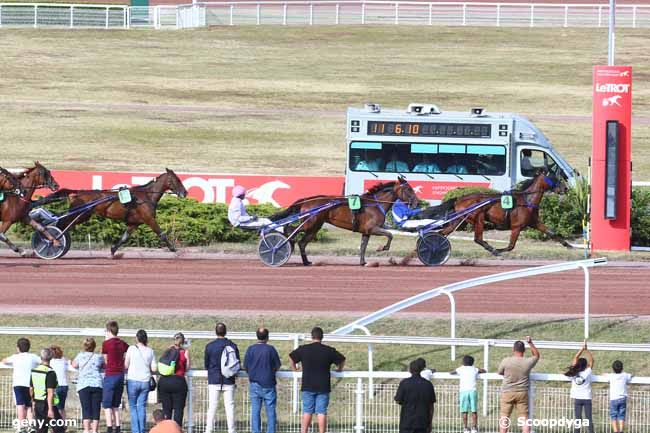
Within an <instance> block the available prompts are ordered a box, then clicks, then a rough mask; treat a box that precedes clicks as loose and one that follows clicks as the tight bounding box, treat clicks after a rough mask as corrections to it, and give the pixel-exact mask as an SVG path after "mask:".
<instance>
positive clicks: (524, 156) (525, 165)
mask: <svg viewBox="0 0 650 433" xmlns="http://www.w3.org/2000/svg"><path fill="white" fill-rule="evenodd" d="M532 156H533V152H532V151H531V150H530V149H523V150H522V151H521V162H520V166H521V174H522V175H523V176H526V177H533V176H535V171H536V170H537V167H535V166H534V165H533V162H532V160H531V158H532Z"/></svg>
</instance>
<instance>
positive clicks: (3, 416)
mask: <svg viewBox="0 0 650 433" xmlns="http://www.w3.org/2000/svg"><path fill="white" fill-rule="evenodd" d="M192 373H193V376H192V377H191V378H189V380H190V396H189V398H188V405H187V407H186V418H185V425H184V430H186V431H188V433H197V432H202V431H204V429H205V419H206V412H207V408H208V397H207V395H208V392H207V382H206V379H205V372H204V371H193V372H192ZM334 375H335V376H337V377H335V378H333V380H332V383H333V388H332V396H331V404H330V410H329V426H330V427H329V429H330V431H332V432H345V433H361V432H367V433H389V432H390V433H392V432H396V431H397V429H398V423H399V406H398V405H397V404H395V402H394V400H393V397H394V395H395V392H396V390H397V385H398V382H399V379H401V378H404V377H406V376H407V374H406V373H398V372H382V373H376V375H377V376H378V377H379V379H378V380H380V383H376V384H375V385H374V387H373V388H372V391H370V388H369V387H368V384H367V382H366V381H365V379H366V378H367V376H368V373H367V372H345V373H343V374H336V373H335V374H334ZM279 376H280V379H279V383H278V399H277V402H278V403H277V410H278V432H280V433H285V432H286V433H296V432H299V431H300V414H301V411H300V400H299V399H300V393H299V392H297V389H298V388H297V387H296V386H294V384H293V383H292V380H293V379H292V377H293V375H292V373H289V372H283V373H279ZM558 376H559V375H541V374H536V375H533V379H534V382H533V383H534V385H533V390H532V396H533V399H532V402H533V404H532V407H533V413H534V419H535V420H536V421H535V422H537V423H538V425H536V426H535V428H534V430H535V432H537V433H551V432H552V433H555V432H558V431H563V430H565V429H559V428H558V427H551V426H549V425H548V423H546V425H545V421H546V420H551V419H556V420H559V419H563V418H566V419H572V418H573V411H572V404H571V400H570V398H569V385H568V384H561V383H558V382H554V380H556V377H558ZM488 377H489V378H490V379H489V382H488V385H487V395H488V407H487V410H486V411H485V413H484V412H483V408H479V426H481V427H482V429H481V431H484V432H493V431H498V417H499V391H500V388H499V384H500V377H499V376H497V375H495V374H490V375H488ZM73 380H74V378H73V377H71V381H73ZM635 381H636V382H637V383H645V384H650V378H636V379H635ZM433 383H434V386H435V389H436V394H437V398H438V402H437V404H436V405H435V411H434V420H433V426H434V428H433V432H438V433H452V432H454V433H455V432H457V431H459V429H460V428H461V427H462V426H461V418H460V413H459V408H458V385H457V379H452V378H451V376H450V375H449V374H436V377H435V378H434V380H433ZM295 385H298V382H296V383H295ZM478 386H479V392H482V387H483V386H485V385H483V382H481V383H479V384H478ZM70 388H71V389H70V393H69V398H68V402H67V404H66V411H67V414H68V416H69V417H70V418H74V419H77V420H79V418H80V408H79V401H78V397H77V395H76V392H75V390H74V385H71V387H70ZM12 394H13V393H12V389H11V377H10V376H9V375H3V376H0V430H9V429H11V423H12V420H13V419H14V416H15V414H14V407H13V399H12V397H11V395H12ZM150 397H152V398H150V403H156V402H155V393H152V394H151V396H150ZM481 404H482V403H481ZM608 406H609V398H608V391H607V389H606V387H604V386H603V384H598V385H594V391H593V413H594V424H595V427H596V431H598V432H601V433H605V432H610V431H611V430H610V426H609V417H608V415H609V412H608ZM122 407H123V411H124V412H127V411H128V405H127V404H126V399H124V401H123V405H122ZM153 407H154V404H150V405H149V411H151V410H152V409H153ZM649 409H650V389H648V387H647V386H639V385H632V386H631V390H630V392H629V398H628V409H627V423H626V431H628V432H630V433H641V432H648V431H650V410H649ZM249 411H250V405H249V398H248V384H247V381H246V379H245V378H242V379H241V380H239V384H238V389H237V392H236V418H237V430H238V431H241V432H245V431H250V422H249V413H250V412H249ZM124 415H125V416H123V419H124V423H125V424H126V425H127V426H128V424H129V417H128V414H127V413H124ZM149 419H150V417H149ZM216 428H217V431H225V430H226V425H225V420H224V416H223V409H221V408H220V409H219V412H218V414H217V426H216ZM515 430H518V429H515ZM566 430H567V431H568V429H566Z"/></svg>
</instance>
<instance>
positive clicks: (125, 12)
mask: <svg viewBox="0 0 650 433" xmlns="http://www.w3.org/2000/svg"><path fill="white" fill-rule="evenodd" d="M127 11H128V9H127V8H126V7H124V8H122V19H123V20H124V23H123V25H122V28H124V29H128V28H129V25H128V24H127V22H128V21H127V19H128V18H129V14H128V12H127ZM176 28H178V8H176Z"/></svg>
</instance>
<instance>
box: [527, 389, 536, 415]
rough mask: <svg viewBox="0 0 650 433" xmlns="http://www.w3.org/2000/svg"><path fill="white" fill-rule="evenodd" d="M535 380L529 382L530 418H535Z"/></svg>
mask: <svg viewBox="0 0 650 433" xmlns="http://www.w3.org/2000/svg"><path fill="white" fill-rule="evenodd" d="M534 415H535V381H533V380H531V381H530V382H529V384H528V419H530V420H533V419H534V418H535V416H534Z"/></svg>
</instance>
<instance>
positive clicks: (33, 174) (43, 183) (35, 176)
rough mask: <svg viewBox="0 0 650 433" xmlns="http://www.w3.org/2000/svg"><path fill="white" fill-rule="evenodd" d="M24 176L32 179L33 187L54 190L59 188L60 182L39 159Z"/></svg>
mask: <svg viewBox="0 0 650 433" xmlns="http://www.w3.org/2000/svg"><path fill="white" fill-rule="evenodd" d="M24 177H26V178H28V179H30V180H31V185H30V186H31V187H47V188H49V189H51V190H52V191H56V190H58V189H59V184H58V183H57V182H56V181H55V180H54V177H52V173H50V170H48V169H47V168H45V166H44V165H42V164H41V163H40V162H38V161H36V162H35V163H34V167H32V168H30V169H28V170H27V171H26V172H25V173H24Z"/></svg>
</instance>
